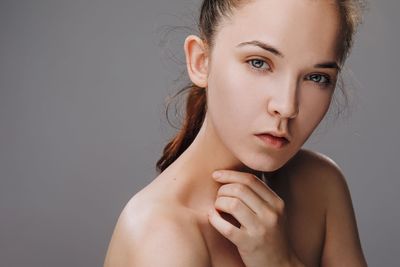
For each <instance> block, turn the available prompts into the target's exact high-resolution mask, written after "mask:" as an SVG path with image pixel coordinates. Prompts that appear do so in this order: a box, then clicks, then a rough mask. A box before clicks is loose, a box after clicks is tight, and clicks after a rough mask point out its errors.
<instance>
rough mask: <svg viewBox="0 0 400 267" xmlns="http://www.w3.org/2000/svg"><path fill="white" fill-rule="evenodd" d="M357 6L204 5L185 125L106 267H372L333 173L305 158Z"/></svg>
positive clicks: (312, 155)
mask: <svg viewBox="0 0 400 267" xmlns="http://www.w3.org/2000/svg"><path fill="white" fill-rule="evenodd" d="M359 7H360V6H359V5H357V3H356V2H355V1H350V0H349V1H346V0H344V1H333V0H332V1H331V0H320V1H311V0H296V1H295V0H280V1H272V0H271V1H266V0H254V1H239V0H236V1H235V0H219V1H217V0H213V1H212V0H205V1H204V2H203V4H202V8H201V14H200V23H199V27H200V36H196V35H189V36H188V37H187V38H186V39H185V43H184V50H185V55H186V62H187V71H188V75H189V77H190V80H191V81H192V83H193V85H192V86H191V87H190V88H189V89H190V94H189V97H188V103H187V114H186V119H185V121H184V125H183V127H182V129H181V131H180V132H179V133H178V135H177V136H176V137H175V138H174V139H173V140H172V141H171V142H170V143H169V144H168V145H167V146H166V147H165V149H164V155H163V156H162V158H161V159H160V160H159V161H158V163H157V167H158V169H159V170H160V171H161V173H160V175H159V176H158V177H156V178H155V179H154V181H153V182H152V183H150V184H149V185H148V186H146V187H145V188H144V189H143V190H141V191H140V192H138V193H137V194H136V195H135V196H134V197H133V198H132V199H131V200H130V201H129V203H128V204H127V205H126V206H125V208H124V210H123V211H122V213H121V215H120V217H119V219H118V222H117V225H116V228H115V230H114V233H113V236H112V239H111V242H110V245H109V248H108V252H107V255H106V259H105V266H107V267H109V266H135V267H147V266H157V267H159V266H171V267H172V266H174V267H178V266H182V267H184V266H185V267H187V266H191V267H197V266H198V267H205V266H213V267H219V266H224V267H228V266H235V267H236V266H247V267H264V266H367V264H366V261H365V259H364V256H363V252H362V248H361V245H360V240H359V236H358V230H357V226H356V220H355V216H354V211H353V207H352V203H351V197H350V193H349V191H348V188H347V185H346V181H345V178H344V176H343V175H342V173H341V171H340V169H339V167H338V166H337V165H336V164H335V163H334V162H333V161H332V160H331V159H329V158H328V157H326V156H324V155H322V154H319V153H316V152H312V151H309V150H304V149H301V146H302V145H303V144H304V142H305V141H306V140H307V138H308V137H309V136H310V135H311V133H312V132H313V130H314V129H315V128H316V127H317V125H318V124H319V122H320V121H321V120H322V118H323V117H324V115H325V114H326V112H327V110H328V108H329V105H330V103H331V98H332V95H333V92H334V89H335V86H336V81H337V77H338V74H339V73H340V70H341V66H343V64H344V61H345V58H346V57H347V55H348V52H349V50H350V47H351V44H352V37H353V35H354V32H355V29H356V26H357V24H358V21H359ZM217 170H218V171H219V172H218V173H219V175H216V173H215V171H217Z"/></svg>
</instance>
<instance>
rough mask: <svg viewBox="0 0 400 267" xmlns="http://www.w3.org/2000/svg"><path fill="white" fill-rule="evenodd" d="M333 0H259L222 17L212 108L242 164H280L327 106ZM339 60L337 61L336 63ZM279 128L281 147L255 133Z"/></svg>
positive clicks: (270, 167) (335, 26)
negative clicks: (284, 135)
mask: <svg viewBox="0 0 400 267" xmlns="http://www.w3.org/2000/svg"><path fill="white" fill-rule="evenodd" d="M338 30H339V15H338V9H337V6H336V5H335V4H334V1H333V2H332V1H328V0H326V1H322V0H321V1H312V0H296V1H295V0H279V1H278V0H268V1H267V0H263V1H261V0H256V1H252V2H250V3H249V4H245V5H244V6H243V7H241V8H240V9H237V10H234V13H233V15H232V16H231V17H230V19H227V18H223V19H222V21H221V24H220V27H219V28H218V29H217V32H216V35H215V42H214V46H213V47H212V51H211V57H210V62H209V70H208V80H207V82H208V84H207V101H208V102H207V106H208V110H207V116H208V120H209V121H211V123H212V126H213V128H214V129H215V132H216V133H217V135H218V136H219V138H220V139H221V141H222V142H223V143H224V145H225V146H226V147H227V148H228V149H229V150H230V151H231V152H232V153H233V154H234V156H236V157H237V158H238V159H239V160H240V161H241V162H242V163H243V164H245V165H247V166H248V167H250V168H252V169H255V170H261V171H274V170H276V169H278V168H280V167H281V166H282V165H283V164H285V163H286V162H287V161H288V160H289V159H290V158H291V157H292V156H293V155H294V154H295V153H296V152H297V151H298V150H299V149H300V148H301V146H302V145H303V144H304V142H305V141H306V140H307V138H308V137H309V136H310V135H311V133H312V131H313V130H314V129H315V128H316V127H317V125H318V124H319V122H320V121H321V120H322V118H323V117H324V115H325V113H326V112H327V110H328V107H329V104H330V101H331V97H332V94H333V92H334V87H335V83H336V79H337V74H338V69H337V65H335V64H336V62H337V54H336V51H337V50H336V46H337V38H338ZM335 66H336V67H335ZM266 131H276V132H284V133H287V134H288V135H289V140H290V142H289V143H288V144H286V145H285V146H283V147H281V148H276V147H274V146H272V145H268V144H266V143H264V142H262V141H261V140H260V139H259V138H258V137H257V136H256V134H259V133H262V132H266Z"/></svg>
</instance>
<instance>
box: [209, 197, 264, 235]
mask: <svg viewBox="0 0 400 267" xmlns="http://www.w3.org/2000/svg"><path fill="white" fill-rule="evenodd" d="M214 206H215V208H216V209H218V210H221V211H223V212H226V213H229V214H231V215H232V216H233V217H235V219H236V220H237V221H238V222H239V223H240V224H241V225H242V226H243V227H244V228H245V229H244V230H246V229H249V228H254V226H255V224H256V223H257V215H256V214H255V213H254V212H253V211H252V210H251V209H250V208H249V207H248V206H247V205H246V204H244V203H243V202H242V201H241V200H240V199H238V198H234V197H218V198H217V199H216V200H215V205H214Z"/></svg>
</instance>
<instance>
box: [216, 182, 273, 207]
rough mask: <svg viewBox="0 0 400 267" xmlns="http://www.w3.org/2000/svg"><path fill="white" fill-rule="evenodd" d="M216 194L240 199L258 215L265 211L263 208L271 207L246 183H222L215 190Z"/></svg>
mask: <svg viewBox="0 0 400 267" xmlns="http://www.w3.org/2000/svg"><path fill="white" fill-rule="evenodd" d="M217 196H218V197H219V196H227V197H235V198H238V199H240V200H241V201H242V202H243V203H244V204H245V205H246V206H247V207H248V208H249V209H250V210H251V211H253V212H254V213H255V214H257V215H260V214H263V213H265V209H266V208H267V209H271V210H273V209H272V207H271V205H270V204H269V203H268V202H266V201H265V200H264V199H262V198H261V197H260V196H259V195H257V194H256V193H255V192H254V191H253V190H252V189H250V188H249V187H248V186H247V185H244V184H241V183H232V184H224V185H222V186H221V187H220V188H219V189H218V192H217Z"/></svg>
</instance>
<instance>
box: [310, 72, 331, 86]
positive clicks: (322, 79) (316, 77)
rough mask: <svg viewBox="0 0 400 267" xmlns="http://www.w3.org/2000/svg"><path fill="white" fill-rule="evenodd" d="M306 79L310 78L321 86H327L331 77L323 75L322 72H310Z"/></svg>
mask: <svg viewBox="0 0 400 267" xmlns="http://www.w3.org/2000/svg"><path fill="white" fill-rule="evenodd" d="M307 80H311V81H313V82H316V83H319V84H321V85H322V86H328V85H330V84H331V83H332V82H331V79H330V77H329V76H328V75H323V74H317V73H316V74H311V75H309V76H308V77H307Z"/></svg>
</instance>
